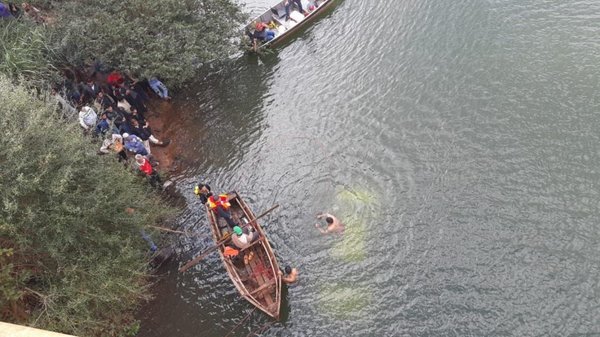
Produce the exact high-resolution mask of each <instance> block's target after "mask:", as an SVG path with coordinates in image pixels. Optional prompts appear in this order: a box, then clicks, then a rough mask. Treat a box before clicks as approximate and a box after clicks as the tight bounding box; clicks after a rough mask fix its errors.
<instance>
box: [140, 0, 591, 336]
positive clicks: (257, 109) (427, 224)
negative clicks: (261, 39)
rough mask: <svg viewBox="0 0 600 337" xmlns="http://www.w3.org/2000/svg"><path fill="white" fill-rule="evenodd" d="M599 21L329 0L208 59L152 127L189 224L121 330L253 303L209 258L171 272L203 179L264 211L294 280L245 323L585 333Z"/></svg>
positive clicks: (172, 331) (227, 321)
mask: <svg viewBox="0 0 600 337" xmlns="http://www.w3.org/2000/svg"><path fill="white" fill-rule="evenodd" d="M270 3H271V2H270V1H266V0H256V1H250V2H249V4H248V5H247V7H246V10H248V11H249V12H251V13H253V14H258V13H260V12H261V11H263V10H265V9H266V8H268V5H269V4H270ZM599 22H600V2H598V1H590V0H582V1H574V0H573V1H571V0H564V1H542V0H503V1H500V0H464V1H434V0H406V1H392V0H378V1H360V0H343V1H340V3H339V4H338V5H337V6H336V7H335V8H334V9H333V10H331V11H330V12H328V13H327V15H325V16H323V17H322V18H320V19H319V20H318V21H317V22H315V23H314V24H313V25H311V26H310V27H309V28H307V29H306V30H305V31H304V32H302V33H300V34H297V36H296V37H295V38H293V39H292V40H291V41H290V42H289V43H288V44H286V45H285V46H283V47H280V48H278V49H277V50H276V51H275V52H274V53H270V54H267V55H262V56H259V57H257V56H240V57H239V58H237V59H235V60H233V61H231V62H230V63H227V64H226V65H224V66H222V67H221V68H216V67H215V68H214V69H211V70H209V71H206V72H205V74H204V75H203V77H202V78H199V79H198V82H197V83H194V84H192V85H190V86H189V87H188V88H187V89H185V90H184V91H183V92H179V93H177V97H176V98H175V99H174V102H173V103H172V110H173V112H172V114H171V115H169V116H167V117H165V118H166V120H167V125H168V126H167V127H166V128H165V129H164V130H163V133H164V134H165V135H167V136H169V138H172V139H173V142H174V143H173V145H170V146H171V148H170V151H173V153H176V154H177V155H176V158H175V163H176V164H175V171H174V174H173V175H174V177H173V179H174V180H175V181H176V184H177V188H178V190H179V191H180V192H181V194H182V195H183V196H184V197H185V198H186V200H187V203H188V208H187V210H186V211H185V212H184V213H183V215H182V216H181V217H180V218H179V223H180V225H181V226H182V228H186V229H188V230H190V231H193V232H195V233H199V234H198V236H197V237H194V236H188V237H185V236H181V237H180V238H179V239H178V240H177V251H178V253H179V255H178V257H177V258H176V259H175V260H174V261H173V262H172V263H170V264H167V265H165V266H163V268H162V269H161V272H162V273H163V274H162V277H161V278H160V280H159V281H158V282H157V284H156V286H155V288H154V289H155V292H156V297H157V298H156V300H155V301H153V302H151V303H149V304H148V305H147V306H145V307H144V308H143V310H142V315H141V318H140V319H141V329H140V333H139V336H140V337H162V336H177V337H184V336H208V337H212V336H215V337H216V336H225V335H226V334H227V333H228V332H229V331H230V330H231V329H233V328H234V327H235V326H236V325H237V324H238V322H240V320H241V319H242V318H244V317H245V316H246V315H247V314H248V313H249V312H250V311H251V310H252V307H251V305H250V304H248V303H246V302H245V301H244V300H242V299H240V297H239V296H238V294H237V292H236V290H235V288H234V286H233V285H232V283H231V282H230V281H229V279H228V277H227V275H226V273H225V269H224V268H223V267H222V266H221V261H220V260H219V258H218V256H217V255H216V254H213V255H211V256H210V257H208V258H207V259H206V260H205V261H204V262H203V263H202V264H201V265H199V266H197V267H195V268H194V269H192V270H190V271H188V272H187V273H185V274H178V273H177V270H176V269H177V267H178V266H179V265H180V264H182V263H184V262H185V261H187V260H188V259H189V258H191V257H193V256H194V254H197V253H198V252H199V251H202V250H203V249H204V248H207V247H209V246H210V245H211V243H212V241H211V238H210V237H209V236H204V235H208V233H209V228H208V226H207V223H206V221H205V219H204V211H203V209H202V208H201V205H200V203H199V202H198V201H197V200H196V199H195V197H194V195H193V192H192V186H193V184H194V183H195V182H197V181H198V180H199V179H200V177H203V179H205V180H206V181H209V182H210V184H211V185H212V187H213V190H215V191H224V190H232V189H235V190H237V191H239V192H240V194H241V195H242V196H244V197H245V198H246V199H247V200H248V201H249V204H250V206H251V207H252V208H253V209H254V211H255V213H256V214H259V213H261V212H262V211H263V210H266V209H268V208H269V207H270V206H272V205H273V204H275V203H278V204H280V207H279V209H277V210H276V211H275V212H273V213H272V214H271V215H270V216H268V217H266V218H265V219H264V221H262V224H263V225H264V226H265V228H266V231H267V234H268V235H269V239H270V241H271V243H272V245H273V246H274V248H275V250H276V252H277V256H278V258H279V260H280V263H281V264H282V265H285V264H290V265H292V266H295V267H297V268H298V269H299V270H300V281H299V282H298V284H296V285H293V286H291V287H289V289H287V290H286V292H285V294H286V297H287V300H286V301H285V303H284V306H283V307H284V317H283V321H282V322H280V323H275V324H273V325H271V326H269V328H268V329H267V330H266V332H264V334H263V335H264V336H333V335H336V336H584V335H585V336H592V335H594V336H597V335H600V298H599V295H600V284H599V282H600V281H599V280H600V270H599V262H600V246H599V245H598V241H599V239H600V235H599V234H598V232H597V229H598V220H597V219H598V214H599V200H600V195H599V194H600V183H599V182H598V181H599V179H598V178H599V177H600V170H599V169H598V167H599V166H600V149H599V147H598V144H599V136H598V134H599V133H598V130H597V129H598V126H600V113H599V111H598V107H599V106H600V104H599V103H600V102H598V98H597V97H596V91H597V90H598V72H599V70H600V52H599V51H600V42H599V41H600V40H599V39H598V36H600V24H599ZM321 211H329V212H332V213H334V214H336V215H338V216H339V217H340V218H341V219H342V221H344V222H345V223H346V232H345V233H344V235H341V236H340V235H336V236H323V235H320V234H319V232H318V231H317V230H316V229H315V227H314V223H315V220H316V219H315V215H316V214H317V213H318V212H321ZM268 323H269V320H268V319H267V317H266V316H265V315H262V314H260V313H259V312H254V313H252V314H250V318H249V319H248V321H247V322H246V323H244V324H242V326H240V327H239V328H237V329H236V330H235V331H234V332H233V333H232V334H231V335H230V336H232V335H233V336H247V335H249V334H250V333H251V332H253V331H257V330H261V328H263V327H264V326H265V325H266V324H268Z"/></svg>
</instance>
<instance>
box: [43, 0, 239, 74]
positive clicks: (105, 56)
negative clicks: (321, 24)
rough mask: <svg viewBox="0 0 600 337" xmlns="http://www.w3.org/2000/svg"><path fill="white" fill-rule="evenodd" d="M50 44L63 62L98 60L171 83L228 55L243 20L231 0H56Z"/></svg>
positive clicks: (76, 63) (74, 62) (81, 63)
mask: <svg viewBox="0 0 600 337" xmlns="http://www.w3.org/2000/svg"><path fill="white" fill-rule="evenodd" d="M55 5H56V14H57V22H56V24H55V25H54V28H55V32H56V34H55V38H56V40H55V42H54V43H55V44H56V45H57V48H58V49H60V50H61V52H62V54H63V55H64V56H65V57H66V59H67V61H68V63H70V64H72V65H75V66H79V67H82V66H83V63H84V61H86V62H88V63H91V62H92V61H93V60H96V59H97V60H100V61H102V62H103V63H104V64H107V65H109V66H110V67H116V68H117V69H121V70H130V71H132V72H133V73H135V74H138V75H140V76H143V77H151V76H159V77H161V78H162V79H163V81H164V82H165V83H167V84H168V85H170V86H176V85H177V84H178V83H181V82H183V81H186V80H189V79H191V78H192V77H193V76H194V72H193V71H192V70H194V69H195V68H196V67H198V66H199V65H201V64H202V63H205V62H207V61H213V60H218V59H224V58H227V57H228V56H229V55H230V54H231V52H232V51H233V50H234V48H235V44H234V43H233V41H234V39H235V38H236V37H238V36H239V30H240V24H241V22H242V20H243V16H242V14H241V11H240V9H239V7H238V6H237V5H235V4H234V3H233V2H232V1H231V0H165V1H148V0H101V1H64V2H60V3H56V4H55Z"/></svg>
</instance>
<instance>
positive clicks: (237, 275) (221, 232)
mask: <svg viewBox="0 0 600 337" xmlns="http://www.w3.org/2000/svg"><path fill="white" fill-rule="evenodd" d="M228 199H229V202H230V204H231V207H230V214H231V217H232V219H233V220H234V221H235V222H236V223H239V224H240V225H241V227H246V229H250V228H252V229H253V230H254V232H255V233H256V234H257V238H256V240H255V241H253V242H252V243H251V244H250V246H249V247H247V248H244V249H239V247H235V246H234V245H233V243H232V240H228V241H226V242H225V243H223V244H221V245H220V247H219V248H218V251H219V256H220V257H221V260H222V261H223V265H224V266H225V269H226V270H227V273H228V274H229V278H230V279H231V281H232V282H233V284H234V285H235V287H236V288H237V290H238V292H239V293H240V295H241V296H242V297H244V298H245V299H246V300H247V301H248V302H250V303H251V304H252V305H254V306H255V307H257V308H258V309H260V310H261V311H263V312H264V313H265V314H267V315H269V316H271V317H273V318H275V319H279V313H280V310H281V276H280V275H279V265H278V264H277V259H276V258H275V254H274V253H273V249H272V248H271V245H270V244H269V241H268V240H267V237H266V235H265V233H264V231H263V229H262V227H261V226H260V225H259V224H258V221H252V220H254V219H255V216H254V213H253V212H252V210H251V209H250V208H249V207H248V205H247V204H246V203H245V201H244V200H243V199H242V198H241V197H240V196H239V194H238V193H237V192H230V193H228ZM206 212H207V216H208V219H209V223H210V227H211V231H212V234H213V239H214V240H215V242H220V241H222V240H223V238H226V237H227V236H228V235H235V234H233V233H232V228H230V227H229V226H228V225H227V222H226V221H225V219H223V218H221V217H219V216H218V215H217V214H216V213H215V212H214V211H211V210H210V209H209V208H208V207H207V208H206ZM227 233H229V234H227ZM226 246H230V247H233V248H236V249H238V250H239V252H240V254H239V255H238V257H237V258H235V259H232V258H230V257H227V256H225V254H224V249H225V247H226ZM244 256H247V257H250V256H252V258H251V259H250V260H248V261H247V262H246V259H244Z"/></svg>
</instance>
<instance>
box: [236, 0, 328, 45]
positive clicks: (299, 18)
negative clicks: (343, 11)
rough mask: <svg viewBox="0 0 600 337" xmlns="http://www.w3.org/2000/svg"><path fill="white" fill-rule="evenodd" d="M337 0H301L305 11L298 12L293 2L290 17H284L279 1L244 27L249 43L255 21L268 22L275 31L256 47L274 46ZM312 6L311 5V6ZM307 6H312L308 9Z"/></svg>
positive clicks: (283, 7)
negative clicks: (303, 12)
mask: <svg viewBox="0 0 600 337" xmlns="http://www.w3.org/2000/svg"><path fill="white" fill-rule="evenodd" d="M336 1H337V0H301V2H302V9H303V10H304V11H305V12H306V13H307V15H306V16H305V15H304V14H302V13H300V11H299V9H298V8H297V7H296V4H294V3H293V1H292V0H290V2H292V7H291V10H290V19H288V18H287V17H286V12H285V5H284V0H282V1H281V2H279V3H278V4H277V5H275V6H273V7H271V8H270V9H269V10H267V11H266V12H265V13H263V14H262V15H260V16H259V17H257V18H256V19H254V20H252V21H251V22H250V23H249V24H248V25H247V26H246V28H245V29H244V31H245V33H246V36H247V37H248V38H250V45H252V35H253V34H254V28H255V25H256V23H257V22H263V23H265V24H269V27H270V28H269V29H270V30H272V31H273V32H275V37H274V38H273V39H272V40H270V41H268V42H264V43H261V44H260V45H259V46H258V49H262V48H269V47H275V46H277V45H279V44H280V43H282V42H284V41H285V40H286V39H287V38H288V37H289V36H290V35H292V34H293V33H294V32H296V31H298V30H299V29H300V28H301V27H303V26H306V24H307V23H309V22H311V21H313V20H314V19H315V18H317V16H319V15H321V14H322V13H324V12H325V11H326V10H327V8H330V7H332V6H333V4H334V3H335V2H336ZM311 6H312V7H311ZM309 8H313V9H312V10H309Z"/></svg>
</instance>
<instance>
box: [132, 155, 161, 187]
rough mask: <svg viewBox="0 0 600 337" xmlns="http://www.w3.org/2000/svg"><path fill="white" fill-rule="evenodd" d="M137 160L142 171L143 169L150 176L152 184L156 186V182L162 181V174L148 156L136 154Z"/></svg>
mask: <svg viewBox="0 0 600 337" xmlns="http://www.w3.org/2000/svg"><path fill="white" fill-rule="evenodd" d="M135 162H136V163H137V164H138V168H139V169H140V171H142V172H143V173H144V174H145V175H146V177H148V180H149V181H150V185H152V186H156V183H160V176H159V175H158V172H156V170H155V169H154V167H152V164H150V161H149V160H148V158H146V157H144V156H142V155H141V154H136V155H135Z"/></svg>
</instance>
